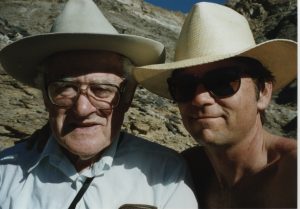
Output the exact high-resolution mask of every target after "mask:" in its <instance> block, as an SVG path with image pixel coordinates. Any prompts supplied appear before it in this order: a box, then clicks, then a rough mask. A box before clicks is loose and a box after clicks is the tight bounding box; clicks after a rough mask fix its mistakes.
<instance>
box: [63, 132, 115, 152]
mask: <svg viewBox="0 0 300 209" xmlns="http://www.w3.org/2000/svg"><path fill="white" fill-rule="evenodd" d="M110 143H111V140H110V138H107V137H104V136H103V134H98V135H89V134H68V136H65V137H63V138H62V139H61V143H60V144H61V145H62V146H63V147H65V148H66V149H67V150H68V151H69V152H71V153H73V154H75V155H78V156H92V155H96V154H98V153H99V152H101V151H102V150H103V149H105V148H106V147H107V146H109V145H110Z"/></svg>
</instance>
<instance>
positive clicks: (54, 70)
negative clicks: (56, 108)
mask: <svg viewBox="0 0 300 209" xmlns="http://www.w3.org/2000/svg"><path fill="white" fill-rule="evenodd" d="M42 65H43V67H44V70H45V73H46V75H47V78H48V79H49V78H51V79H54V78H64V77H77V76H82V75H88V74H92V73H97V72H101V73H111V74H115V75H118V76H120V77H123V76H124V74H125V72H124V70H123V57H122V56H121V55H119V54H117V53H114V52H109V51H86V50H80V51H66V52H60V53H56V54H54V55H52V56H50V57H48V58H47V59H46V60H45V61H44V62H43V64H42Z"/></svg>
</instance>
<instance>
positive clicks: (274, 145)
mask: <svg viewBox="0 0 300 209" xmlns="http://www.w3.org/2000/svg"><path fill="white" fill-rule="evenodd" d="M269 148H270V149H271V150H272V151H274V152H276V153H278V154H279V155H280V157H281V158H285V157H287V158H289V159H290V160H292V159H294V160H297V141H296V139H292V138H287V137H283V136H276V135H271V134H270V135H269Z"/></svg>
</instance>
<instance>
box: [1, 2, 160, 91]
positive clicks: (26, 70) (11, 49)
mask: <svg viewBox="0 0 300 209" xmlns="http://www.w3.org/2000/svg"><path fill="white" fill-rule="evenodd" d="M80 49H83V50H108V51H112V52H116V53H119V54H122V55H124V56H125V57H128V58H129V59H130V60H131V61H132V62H133V63H134V64H135V65H137V66H139V65H149V64H155V63H162V62H164V59H165V51H164V46H163V45H162V44H161V43H159V42H157V41H154V40H151V39H148V38H144V37H140V36H135V35H125V34H119V33H118V32H117V30H116V29H115V28H114V27H113V26H112V25H111V24H110V23H109V22H108V20H107V19H106V18H105V17H104V16H103V14H102V12H101V11H100V10H99V9H98V7H97V6H96V4H95V3H94V2H93V1H92V0H70V1H69V2H68V3H67V4H66V5H65V7H64V10H63V11H62V13H61V14H60V15H59V16H58V17H57V19H56V21H55V22H54V25H53V27H52V29H51V31H50V33H46V34H41V35H34V36H30V37H26V38H23V39H21V40H19V41H16V42H14V43H12V44H10V45H8V46H6V47H5V48H3V49H2V50H1V52H0V61H1V64H2V66H3V68H4V69H5V70H6V71H7V72H8V73H9V74H10V75H11V76H13V77H14V78H15V79H17V80H19V81H21V82H23V83H25V84H28V85H30V86H33V87H35V84H34V78H35V77H36V73H37V70H36V66H37V65H38V64H39V63H40V62H41V61H42V60H43V59H45V58H46V57H48V56H49V55H51V54H53V53H56V52H60V51H68V50H80Z"/></svg>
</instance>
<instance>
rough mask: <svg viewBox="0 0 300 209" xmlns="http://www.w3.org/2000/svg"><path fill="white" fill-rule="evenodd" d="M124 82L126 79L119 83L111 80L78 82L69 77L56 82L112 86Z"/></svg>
mask: <svg viewBox="0 0 300 209" xmlns="http://www.w3.org/2000/svg"><path fill="white" fill-rule="evenodd" d="M124 80H126V78H123V79H122V81H121V82H120V83H118V82H116V81H113V80H107V79H94V80H91V81H89V82H79V81H77V80H76V79H74V78H71V77H65V78H61V79H58V81H62V82H74V83H82V84H113V85H116V86H118V85H120V84H121V83H122V82H123V81H124Z"/></svg>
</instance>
